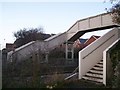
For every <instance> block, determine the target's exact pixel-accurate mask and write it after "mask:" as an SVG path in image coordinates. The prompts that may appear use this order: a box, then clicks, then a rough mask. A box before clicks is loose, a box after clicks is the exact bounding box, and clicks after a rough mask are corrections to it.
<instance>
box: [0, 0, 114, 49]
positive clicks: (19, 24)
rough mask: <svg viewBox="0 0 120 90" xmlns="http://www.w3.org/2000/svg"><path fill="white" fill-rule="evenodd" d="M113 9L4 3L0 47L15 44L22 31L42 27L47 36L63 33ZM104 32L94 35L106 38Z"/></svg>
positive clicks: (93, 2) (97, 0) (99, 0)
mask: <svg viewBox="0 0 120 90" xmlns="http://www.w3.org/2000/svg"><path fill="white" fill-rule="evenodd" d="M18 1H19V0H18ZM111 6H112V5H111V3H110V2H109V1H108V2H106V3H104V0H87V1H85V0H81V1H79V0H74V1H72V0H60V1H55V0H52V1H51V0H50V1H48V0H44V1H38V0H29V1H26V2H25V0H24V1H23V0H21V1H19V2H17V1H15V0H10V1H8V0H3V1H1V2H0V47H1V48H4V47H5V44H6V43H13V42H14V41H15V37H14V36H13V33H14V32H16V31H19V30H20V29H23V28H39V27H42V28H43V29H44V32H45V33H49V34H51V33H54V34H57V33H62V32H65V31H67V30H68V29H69V28H70V27H71V26H72V25H73V24H74V23H75V22H76V21H77V20H80V19H83V18H87V17H90V16H94V15H98V14H101V13H105V12H106V10H105V8H110V7H111ZM104 32H105V31H102V32H100V33H92V34H96V35H102V34H104ZM89 37H90V35H86V36H84V38H89Z"/></svg>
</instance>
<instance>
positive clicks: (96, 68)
mask: <svg viewBox="0 0 120 90" xmlns="http://www.w3.org/2000/svg"><path fill="white" fill-rule="evenodd" d="M92 70H97V71H103V68H102V67H93V68H92Z"/></svg>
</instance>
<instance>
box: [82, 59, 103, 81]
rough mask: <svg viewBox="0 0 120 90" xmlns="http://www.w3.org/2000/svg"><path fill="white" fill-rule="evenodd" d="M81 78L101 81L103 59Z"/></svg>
mask: <svg viewBox="0 0 120 90" xmlns="http://www.w3.org/2000/svg"><path fill="white" fill-rule="evenodd" d="M82 79H86V80H90V81H94V82H98V83H102V82H103V60H101V61H100V62H99V63H97V64H96V65H95V66H94V67H93V68H92V69H90V71H88V72H87V73H86V75H84V76H83V77H82Z"/></svg>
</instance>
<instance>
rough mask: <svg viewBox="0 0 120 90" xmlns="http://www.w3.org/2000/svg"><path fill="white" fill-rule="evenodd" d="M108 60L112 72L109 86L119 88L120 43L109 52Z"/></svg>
mask: <svg viewBox="0 0 120 90" xmlns="http://www.w3.org/2000/svg"><path fill="white" fill-rule="evenodd" d="M110 59H111V62H112V68H113V71H114V75H113V77H112V80H111V81H112V84H111V85H112V87H113V88H120V41H119V42H118V43H117V45H116V46H115V47H114V48H112V49H111V50H110Z"/></svg>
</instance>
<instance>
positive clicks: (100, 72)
mask: <svg viewBox="0 0 120 90" xmlns="http://www.w3.org/2000/svg"><path fill="white" fill-rule="evenodd" d="M90 72H92V73H98V74H103V71H96V70H92V69H91V70H90Z"/></svg>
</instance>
